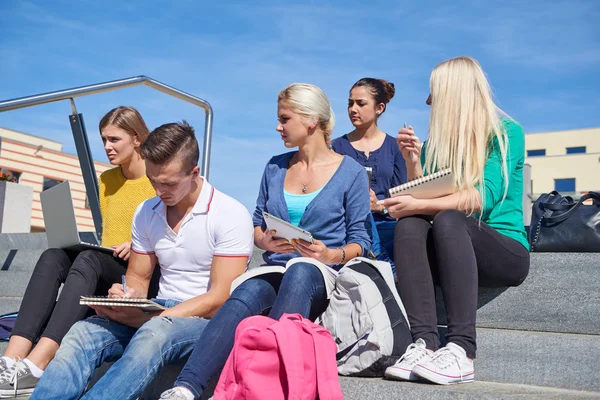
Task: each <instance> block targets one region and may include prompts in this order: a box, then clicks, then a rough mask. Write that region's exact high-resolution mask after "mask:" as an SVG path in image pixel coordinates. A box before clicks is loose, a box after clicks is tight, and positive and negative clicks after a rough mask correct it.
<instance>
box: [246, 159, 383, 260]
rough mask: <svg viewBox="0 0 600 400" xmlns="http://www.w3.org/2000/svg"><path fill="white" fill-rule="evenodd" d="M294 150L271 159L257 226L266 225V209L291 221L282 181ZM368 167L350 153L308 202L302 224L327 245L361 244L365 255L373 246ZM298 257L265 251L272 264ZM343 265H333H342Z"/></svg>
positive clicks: (255, 218)
mask: <svg viewBox="0 0 600 400" xmlns="http://www.w3.org/2000/svg"><path fill="white" fill-rule="evenodd" d="M294 153H295V151H292V152H290V153H285V154H280V155H278V156H275V157H273V158H271V160H269V162H268V163H267V166H266V167H265V171H264V173H263V176H262V180H261V182H260V189H259V191H258V199H257V200H256V209H255V210H254V215H253V216H252V220H253V221H254V226H261V227H262V228H263V229H266V225H265V221H264V218H263V215H262V212H263V211H266V212H268V213H269V214H272V215H274V216H276V217H279V218H281V219H283V220H285V221H287V222H290V215H289V212H288V207H287V204H286V202H285V198H284V195H283V182H284V180H285V174H286V172H287V170H288V167H289V164H290V159H291V158H292V156H293V155H294ZM367 188H368V179H367V173H366V172H365V169H364V168H363V167H361V166H360V165H358V163H356V161H354V160H353V159H351V158H349V157H344V159H343V160H342V163H341V164H340V166H339V167H338V169H337V170H336V171H335V173H334V174H333V176H332V177H331V179H329V181H328V182H327V183H326V184H325V185H323V187H322V190H321V192H320V193H319V194H317V195H316V196H315V198H314V199H313V200H312V201H311V202H310V203H309V204H308V206H306V210H305V211H304V215H303V216H302V218H301V219H300V223H299V224H298V226H299V227H301V228H302V229H305V230H307V231H309V232H310V233H311V234H312V235H313V237H314V238H315V239H318V240H321V241H322V242H323V243H324V244H325V246H327V247H329V248H332V249H335V248H339V247H343V246H345V245H347V244H349V243H356V244H358V245H359V246H360V247H361V248H362V255H363V256H367V255H368V254H369V250H371V237H370V234H369V232H370V231H371V229H372V228H371V224H370V222H369V211H370V206H369V203H370V202H369V191H368V190H367ZM294 257H299V254H296V253H285V254H283V253H273V252H271V251H266V252H264V254H263V258H264V260H265V262H266V263H267V264H269V265H285V264H286V263H287V262H288V261H289V260H290V259H292V258H294ZM340 267H341V265H338V266H333V268H336V269H339V268H340Z"/></svg>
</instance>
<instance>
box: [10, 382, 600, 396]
mask: <svg viewBox="0 0 600 400" xmlns="http://www.w3.org/2000/svg"><path fill="white" fill-rule="evenodd" d="M340 385H341V387H342V392H343V394H344V399H345V400H365V399H369V400H395V399H412V400H438V399H440V400H454V399H456V400H503V399H515V400H516V399H525V400H568V399H575V400H595V399H599V398H600V394H599V393H594V392H586V391H579V390H567V389H554V388H545V387H539V386H529V385H514V384H513V385H511V384H506V383H494V382H484V381H475V382H473V383H468V384H462V385H450V386H439V385H433V384H428V383H424V382H397V381H389V380H384V379H377V378H345V377H340ZM159 395H160V394H159ZM209 396H210V393H205V394H204V395H203V396H202V400H205V399H208V398H209ZM28 398H29V396H21V397H18V399H21V400H25V399H28ZM156 398H158V397H154V398H153V399H156ZM140 400H143V399H142V398H140Z"/></svg>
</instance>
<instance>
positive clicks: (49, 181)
mask: <svg viewBox="0 0 600 400" xmlns="http://www.w3.org/2000/svg"><path fill="white" fill-rule="evenodd" d="M59 183H62V181H59V180H56V179H52V178H46V177H44V186H43V187H42V191H43V190H46V189H50V188H51V187H54V186H56V185H58V184H59Z"/></svg>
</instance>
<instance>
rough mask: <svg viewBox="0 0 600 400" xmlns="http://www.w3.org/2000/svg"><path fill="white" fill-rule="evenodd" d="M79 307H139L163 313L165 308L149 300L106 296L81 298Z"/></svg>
mask: <svg viewBox="0 0 600 400" xmlns="http://www.w3.org/2000/svg"><path fill="white" fill-rule="evenodd" d="M79 305H82V306H104V307H137V308H141V309H142V310H144V311H162V310H166V308H165V307H163V306H161V305H160V304H158V303H155V302H153V301H152V300H148V299H138V298H131V297H129V298H113V297H106V296H81V297H80V299H79Z"/></svg>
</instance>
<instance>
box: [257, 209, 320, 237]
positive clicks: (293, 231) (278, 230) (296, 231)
mask: <svg viewBox="0 0 600 400" xmlns="http://www.w3.org/2000/svg"><path fill="white" fill-rule="evenodd" d="M262 214H263V218H264V219H265V223H266V224H267V229H269V230H274V231H275V237H276V238H278V239H287V240H288V241H291V240H292V239H302V240H305V241H307V242H309V243H313V237H312V235H311V234H310V232H308V231H305V230H304V229H302V228H298V227H297V226H296V225H292V224H290V223H289V222H287V221H284V220H282V219H281V218H277V217H275V216H273V215H271V214H269V213H268V212H266V211H263V213H262Z"/></svg>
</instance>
